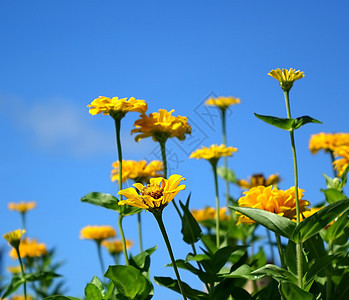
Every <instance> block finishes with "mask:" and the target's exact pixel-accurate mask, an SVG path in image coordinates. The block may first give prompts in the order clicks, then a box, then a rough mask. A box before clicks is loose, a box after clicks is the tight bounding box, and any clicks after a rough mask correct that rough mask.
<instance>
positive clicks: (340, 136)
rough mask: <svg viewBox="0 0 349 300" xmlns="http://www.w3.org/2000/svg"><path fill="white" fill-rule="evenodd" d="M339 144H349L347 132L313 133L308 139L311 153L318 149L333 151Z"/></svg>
mask: <svg viewBox="0 0 349 300" xmlns="http://www.w3.org/2000/svg"><path fill="white" fill-rule="evenodd" d="M340 146H349V133H341V132H338V133H324V132H320V133H318V134H313V135H312V136H311V137H310V140H309V149H310V151H311V153H313V154H316V153H317V152H318V151H320V150H324V151H325V152H333V151H334V150H335V148H338V147H340Z"/></svg>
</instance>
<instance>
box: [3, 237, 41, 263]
mask: <svg viewBox="0 0 349 300" xmlns="http://www.w3.org/2000/svg"><path fill="white" fill-rule="evenodd" d="M19 253H20V255H21V257H22V258H24V257H40V256H41V255H44V254H47V249H46V245H45V244H44V243H38V241H37V240H36V239H33V240H30V239H28V238H25V239H23V240H22V241H21V243H20V245H19ZM10 256H11V257H12V258H13V259H17V258H18V256H17V252H16V251H15V249H12V250H11V251H10Z"/></svg>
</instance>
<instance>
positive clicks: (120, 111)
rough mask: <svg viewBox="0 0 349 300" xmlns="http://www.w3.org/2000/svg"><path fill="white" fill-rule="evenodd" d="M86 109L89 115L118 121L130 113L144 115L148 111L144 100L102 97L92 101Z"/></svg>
mask: <svg viewBox="0 0 349 300" xmlns="http://www.w3.org/2000/svg"><path fill="white" fill-rule="evenodd" d="M87 107H89V108H90V110H89V113H90V114H91V115H97V114H99V113H103V115H111V116H112V117H113V118H114V117H116V118H120V119H121V118H122V117H124V116H125V114H126V113H128V112H130V111H135V112H139V113H145V112H146V111H147V109H148V106H147V103H146V102H145V101H144V100H139V99H135V98H134V97H131V98H130V99H129V100H127V98H120V99H119V98H118V97H113V98H111V99H110V98H108V97H104V96H100V97H99V98H96V99H94V100H93V101H92V102H91V104H89V105H87Z"/></svg>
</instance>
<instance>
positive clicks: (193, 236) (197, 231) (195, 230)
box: [179, 196, 202, 244]
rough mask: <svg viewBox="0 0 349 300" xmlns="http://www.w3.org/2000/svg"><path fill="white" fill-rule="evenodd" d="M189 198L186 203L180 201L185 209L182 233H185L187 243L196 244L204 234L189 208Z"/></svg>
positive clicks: (184, 239) (184, 237)
mask: <svg viewBox="0 0 349 300" xmlns="http://www.w3.org/2000/svg"><path fill="white" fill-rule="evenodd" d="M189 198H190V196H189V197H188V200H187V203H186V205H184V204H183V203H182V201H179V204H180V206H181V208H182V210H183V216H182V218H181V219H182V230H181V232H182V234H183V241H184V242H186V243H187V244H194V243H196V242H197V241H199V240H200V237H201V236H202V231H201V228H200V226H199V224H198V222H197V221H196V220H195V218H194V217H193V215H192V214H191V212H190V210H189V207H188V206H189Z"/></svg>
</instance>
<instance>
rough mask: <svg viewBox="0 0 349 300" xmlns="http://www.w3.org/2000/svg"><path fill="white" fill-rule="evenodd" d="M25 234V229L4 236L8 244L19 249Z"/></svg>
mask: <svg viewBox="0 0 349 300" xmlns="http://www.w3.org/2000/svg"><path fill="white" fill-rule="evenodd" d="M23 234H25V229H17V230H14V231H11V232H8V233H5V234H4V235H3V237H4V239H5V240H6V241H8V243H9V244H10V245H11V246H12V247H14V248H17V247H18V246H19V244H20V242H21V238H22V235H23Z"/></svg>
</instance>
